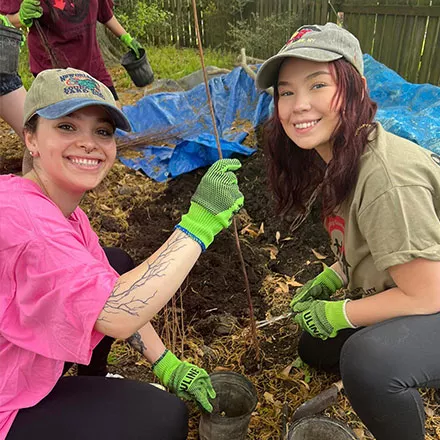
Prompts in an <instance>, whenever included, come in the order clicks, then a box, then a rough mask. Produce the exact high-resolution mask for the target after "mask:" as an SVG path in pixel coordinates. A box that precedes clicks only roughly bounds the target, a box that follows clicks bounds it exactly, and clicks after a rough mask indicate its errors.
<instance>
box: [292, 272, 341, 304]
mask: <svg viewBox="0 0 440 440" xmlns="http://www.w3.org/2000/svg"><path fill="white" fill-rule="evenodd" d="M341 287H343V282H342V280H341V277H340V276H339V275H338V274H337V273H336V271H335V270H333V269H332V268H331V267H328V266H325V269H324V270H323V271H322V272H321V273H320V274H319V275H318V276H316V277H315V278H313V279H312V280H310V281H307V283H306V284H304V286H302V287H300V288H299V289H296V292H295V296H294V297H293V298H292V301H291V302H290V308H291V309H292V310H294V307H295V305H296V304H298V303H300V302H304V301H309V300H311V299H330V297H331V296H332V295H333V294H334V293H335V292H336V291H337V290H339V289H340V288H341Z"/></svg>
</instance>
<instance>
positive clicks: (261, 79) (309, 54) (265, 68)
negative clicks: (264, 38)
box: [255, 47, 342, 90]
mask: <svg viewBox="0 0 440 440" xmlns="http://www.w3.org/2000/svg"><path fill="white" fill-rule="evenodd" d="M286 58H301V59H303V60H309V61H317V62H319V63H328V62H330V61H335V60H338V59H339V58H342V55H341V54H339V53H336V52H331V51H329V50H324V49H316V48H311V47H298V48H293V49H291V50H288V51H287V50H286V51H285V52H283V53H278V54H276V55H274V56H273V57H271V58H269V59H268V60H266V61H265V62H264V63H263V64H262V65H261V67H260V69H259V70H258V73H257V77H256V79H255V83H256V85H257V88H259V89H262V90H265V89H268V88H269V87H272V86H275V85H276V83H277V80H278V73H279V70H280V67H281V64H282V63H283V61H284V60H285V59H286Z"/></svg>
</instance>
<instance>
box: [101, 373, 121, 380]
mask: <svg viewBox="0 0 440 440" xmlns="http://www.w3.org/2000/svg"><path fill="white" fill-rule="evenodd" d="M105 377H108V378H110V379H124V376H121V375H120V374H116V373H115V374H113V373H107V374H106V375H105Z"/></svg>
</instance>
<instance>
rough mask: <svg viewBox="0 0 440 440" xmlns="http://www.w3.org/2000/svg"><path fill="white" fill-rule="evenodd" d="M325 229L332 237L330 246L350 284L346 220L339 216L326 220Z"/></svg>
mask: <svg viewBox="0 0 440 440" xmlns="http://www.w3.org/2000/svg"><path fill="white" fill-rule="evenodd" d="M325 228H326V229H327V232H328V234H329V236H330V240H331V243H330V246H331V248H332V251H333V253H334V254H335V255H336V258H337V259H338V261H339V264H340V265H341V267H342V270H343V271H344V274H345V276H346V277H347V280H348V282H350V267H351V266H350V264H349V262H348V261H347V259H346V257H345V244H344V235H345V220H344V219H343V218H342V217H339V216H337V215H336V216H331V217H327V218H326V219H325Z"/></svg>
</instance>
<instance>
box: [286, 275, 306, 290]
mask: <svg viewBox="0 0 440 440" xmlns="http://www.w3.org/2000/svg"><path fill="white" fill-rule="evenodd" d="M287 285H288V286H291V287H301V286H303V284H302V283H300V282H298V281H296V280H295V277H294V276H292V278H290V280H289V281H287Z"/></svg>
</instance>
